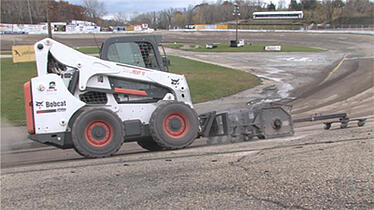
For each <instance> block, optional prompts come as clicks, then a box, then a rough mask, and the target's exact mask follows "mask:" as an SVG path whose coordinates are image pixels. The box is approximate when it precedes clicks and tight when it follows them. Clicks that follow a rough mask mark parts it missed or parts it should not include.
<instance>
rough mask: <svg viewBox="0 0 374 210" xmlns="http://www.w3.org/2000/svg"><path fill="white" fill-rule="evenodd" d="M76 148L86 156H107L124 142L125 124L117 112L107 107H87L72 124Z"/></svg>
mask: <svg viewBox="0 0 374 210" xmlns="http://www.w3.org/2000/svg"><path fill="white" fill-rule="evenodd" d="M72 137H73V143H74V147H75V150H76V151H77V152H78V153H79V154H80V155H83V156H85V157H92V158H96V157H107V156H110V155H112V154H114V153H115V152H117V151H118V150H119V148H120V147H121V145H122V143H123V125H122V122H121V120H120V119H119V118H118V116H117V115H116V114H114V113H113V112H111V111H110V110H107V109H102V108H97V109H87V110H84V111H83V112H81V113H80V114H79V116H78V117H77V118H76V119H75V121H74V123H73V126H72Z"/></svg>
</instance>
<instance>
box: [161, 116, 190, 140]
mask: <svg viewBox="0 0 374 210" xmlns="http://www.w3.org/2000/svg"><path fill="white" fill-rule="evenodd" d="M173 121H174V122H177V124H178V128H176V127H173V126H172V123H173ZM163 127H164V131H165V133H166V134H167V135H168V136H169V137H171V138H174V139H178V138H183V137H184V136H185V135H186V134H187V133H188V131H189V130H190V121H189V119H188V118H187V117H186V115H185V114H183V113H181V112H173V113H170V114H168V115H167V116H166V117H165V119H164V122H163Z"/></svg>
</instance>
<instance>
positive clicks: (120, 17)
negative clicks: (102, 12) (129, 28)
mask: <svg viewBox="0 0 374 210" xmlns="http://www.w3.org/2000/svg"><path fill="white" fill-rule="evenodd" d="M113 20H114V21H116V22H118V23H122V24H126V23H127V22H128V18H127V14H126V13H124V12H118V13H116V14H114V17H113Z"/></svg>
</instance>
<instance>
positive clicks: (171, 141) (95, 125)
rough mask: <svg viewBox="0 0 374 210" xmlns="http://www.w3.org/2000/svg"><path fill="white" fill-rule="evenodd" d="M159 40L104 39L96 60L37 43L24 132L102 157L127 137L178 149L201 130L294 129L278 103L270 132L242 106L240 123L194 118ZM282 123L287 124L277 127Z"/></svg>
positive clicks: (182, 81)
mask: <svg viewBox="0 0 374 210" xmlns="http://www.w3.org/2000/svg"><path fill="white" fill-rule="evenodd" d="M160 41H161V37H160V36H126V37H113V38H109V39H107V40H105V41H104V43H103V45H102V47H101V51H100V59H99V58H96V57H93V56H88V55H85V54H83V53H80V52H78V51H76V50H74V49H72V48H70V47H68V46H66V45H63V44H61V43H59V42H57V41H55V40H52V39H48V38H47V39H43V40H41V41H39V42H37V43H36V44H35V45H34V48H35V49H34V50H35V56H36V64H37V73H38V76H37V77H34V78H32V79H31V80H30V81H29V82H27V83H25V85H24V90H25V109H26V121H27V129H28V132H29V134H30V138H31V139H33V140H35V141H38V142H41V143H44V144H51V145H54V146H57V147H59V148H63V149H66V148H74V149H75V150H76V151H77V152H78V153H79V154H81V155H83V156H85V157H106V156H110V155H112V154H114V153H115V152H116V151H118V150H119V149H120V147H121V145H122V143H123V142H128V141H137V142H138V144H139V145H140V146H141V147H143V148H145V149H148V150H151V151H156V150H164V149H180V148H184V147H186V146H188V145H190V144H191V143H192V142H193V141H194V140H195V139H196V138H197V137H199V136H207V137H209V136H220V135H228V134H229V133H230V132H231V133H230V135H231V136H238V135H241V136H243V135H246V136H247V137H248V136H249V137H252V136H258V137H261V138H265V137H266V136H272V137H273V136H279V135H285V134H286V135H288V134H293V130H292V121H291V118H290V117H289V115H288V113H287V112H285V113H283V111H284V110H283V109H282V110H283V111H282V110H280V109H275V111H276V114H275V115H277V114H278V115H279V116H280V117H275V118H274V117H273V118H274V120H273V121H272V120H269V122H268V123H273V124H274V123H277V127H274V125H273V127H274V129H273V130H271V131H270V132H269V131H266V130H265V129H262V128H263V127H265V126H263V125H262V124H264V122H265V121H264V120H261V123H262V124H261V126H259V125H255V124H253V123H252V124H253V125H252V124H251V121H253V122H255V121H256V122H257V121H259V119H260V117H258V118H257V119H249V118H248V116H249V114H248V112H246V113H245V114H244V115H245V116H243V114H242V113H241V114H239V115H240V117H241V118H245V119H246V120H244V121H245V123H246V124H245V125H239V124H240V123H239V124H238V123H237V122H234V121H235V120H230V119H234V118H235V117H234V118H233V117H232V116H230V118H229V117H228V114H227V113H221V114H216V113H215V112H211V113H206V114H203V115H201V116H200V117H199V116H198V115H197V114H196V112H195V110H194V109H193V105H192V102H191V97H190V90H189V87H188V84H187V81H186V78H185V77H184V76H183V75H178V74H173V73H169V72H167V66H168V60H167V59H166V57H162V56H161V55H160V53H159V49H158V44H159V42H160ZM279 110H280V111H279ZM277 111H279V112H277ZM272 113H274V110H272ZM279 113H281V114H279ZM255 115H256V116H265V115H264V114H263V113H262V112H261V113H256V114H255ZM236 118H237V117H236ZM236 118H235V119H236ZM261 119H262V118H261ZM242 121H243V120H242ZM284 121H287V123H284V124H287V125H290V126H288V127H287V128H283V127H282V126H281V124H282V122H284ZM259 122H260V121H259ZM265 123H267V121H266V122H265ZM278 124H279V125H278ZM238 125H239V127H238ZM238 131H240V133H239V134H238V133H235V132H238ZM265 131H266V132H268V133H264V132H265Z"/></svg>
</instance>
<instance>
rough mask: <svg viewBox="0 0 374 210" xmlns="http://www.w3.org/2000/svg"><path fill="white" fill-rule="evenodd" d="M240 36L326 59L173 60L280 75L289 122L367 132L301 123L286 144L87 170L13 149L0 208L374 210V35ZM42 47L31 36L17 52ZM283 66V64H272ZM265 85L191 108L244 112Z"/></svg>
mask: <svg viewBox="0 0 374 210" xmlns="http://www.w3.org/2000/svg"><path fill="white" fill-rule="evenodd" d="M163 35H164V40H168V41H170V42H174V41H176V42H202V41H210V42H219V41H221V42H222V41H223V40H228V39H230V37H233V34H232V33H221V34H218V33H166V34H163ZM19 37H20V36H15V37H11V38H9V37H5V36H2V37H1V38H2V48H3V47H4V46H6V45H7V44H6V43H8V42H9V43H10V42H12V39H13V40H15V41H14V42H17V43H19V42H18V41H16V39H18V38H19ZM241 37H242V38H245V39H247V40H250V41H251V42H258V43H264V42H267V43H272V44H274V43H284V44H295V45H308V46H313V47H321V48H325V49H328V50H329V51H328V52H326V53H315V54H313V53H312V54H310V53H299V54H289V55H282V54H274V53H269V54H267V53H263V54H261V55H258V54H254V53H252V54H251V53H240V54H221V53H220V54H219V53H217V54H214V56H211V55H212V54H209V55H205V54H196V53H194V54H189V53H186V52H179V51H171V52H170V53H171V54H176V55H181V56H185V57H189V58H192V59H198V60H205V61H208V62H212V63H217V64H220V65H225V66H230V67H234V68H237V69H240V70H243V71H248V72H251V73H255V74H261V73H263V72H262V71H266V69H267V68H276V69H278V70H282V72H280V73H279V72H278V73H277V74H276V75H275V76H277V78H281V79H282V82H286V83H288V84H291V85H292V86H293V87H294V89H293V90H291V92H290V95H289V97H296V100H294V101H293V102H292V104H293V105H294V109H293V115H294V116H295V117H301V116H307V115H310V114H313V113H331V112H347V113H348V114H350V115H351V116H354V117H369V118H370V119H369V120H368V123H367V125H366V126H365V127H357V126H356V125H354V124H351V125H350V128H348V129H337V127H335V126H334V127H333V129H332V130H329V131H325V130H323V129H322V125H321V124H318V123H312V124H309V123H305V124H298V125H297V128H296V135H295V136H293V137H289V138H281V139H272V140H264V141H251V142H243V143H237V144H225V145H211V146H207V143H206V140H205V139H202V140H197V141H195V143H194V145H193V146H192V147H190V148H188V149H185V150H178V151H166V152H156V153H155V152H154V153H152V152H146V151H144V150H143V149H141V148H140V147H138V146H137V145H136V144H134V143H129V144H125V145H124V146H123V148H122V149H121V150H120V152H119V153H118V154H117V155H116V156H114V157H111V158H105V159H93V160H92V159H91V160H87V159H82V158H81V157H79V156H78V155H77V154H75V152H74V151H72V150H58V149H55V148H53V147H45V146H40V145H37V144H28V145H27V147H24V146H23V148H19V147H18V148H17V150H12V148H4V147H3V148H2V154H1V158H2V159H1V164H2V171H1V172H2V175H1V202H2V208H4V209H8V208H9V209H15V208H17V209H18V208H21V209H30V208H56V207H58V208H90V209H103V208H104V209H106V208H136V209H140V208H141V209H143V208H219V209H226V208H236V209H242V208H252V209H260V208H300V209H316V208H368V209H372V208H374V196H373V194H374V175H373V174H374V141H373V140H374V139H373V128H374V120H373V116H374V110H373V109H374V108H373V104H374V88H373V84H374V83H373V81H374V80H373V77H374V70H373V64H374V59H373V57H374V55H373V54H374V53H373V50H372V47H373V44H374V36H366V35H345V34H340V35H337V34H334V35H323V34H290V33H285V34H270V33H266V34H264V33H255V34H253V33H247V34H241ZM56 38H57V40H59V41H62V42H64V43H67V44H69V45H71V46H92V45H94V44H92V39H87V37H83V36H81V35H74V36H65V37H56ZM96 38H97V40H98V41H100V40H101V39H102V38H103V37H100V36H98V37H96ZM38 39H40V37H38V36H31V37H27V40H26V39H25V40H24V41H23V42H25V43H24V44H30V43H29V42H34V41H35V40H38ZM8 40H10V41H8ZM4 43H5V44H4ZM272 58H275V59H274V61H273V59H272ZM284 58H285V59H286V61H288V62H284V64H283V63H279V61H282V59H283V60H284ZM289 58H293V59H289ZM301 58H303V59H304V58H307V59H306V60H305V59H304V60H303V59H301ZM287 59H288V60H287ZM300 59H301V60H300ZM343 59H344V60H343ZM261 60H263V61H262V62H261ZM342 60H343V62H342ZM298 61H299V64H298V63H297V62H298ZM340 63H341V65H339V64H340ZM264 66H265V67H264ZM338 66H339V68H336V67H338ZM268 76H269V75H268ZM271 76H274V75H273V74H272V75H271ZM263 83H264V84H263V85H262V86H260V87H258V88H257V89H256V88H255V89H253V90H248V91H243V92H242V93H239V94H237V95H235V96H230V97H225V98H223V99H220V100H216V101H213V102H207V103H203V104H198V105H196V108H197V110H198V111H200V112H203V111H207V110H211V109H213V110H216V109H227V108H238V107H243V106H246V105H245V104H246V102H247V101H248V100H249V99H253V96H256V97H257V96H258V97H266V96H268V95H267V93H265V94H261V93H260V92H261V89H262V88H265V87H267V86H269V85H273V84H274V85H276V86H277V87H278V88H279V89H281V88H282V86H281V83H279V82H277V81H274V79H264V82H263ZM262 92H263V91H262ZM278 95H279V94H278ZM271 96H272V97H274V94H271ZM275 97H276V96H275ZM4 131H6V132H4ZM22 132H24V131H23V130H21V132H20V130H19V128H2V134H1V135H2V141H3V139H11V140H12V141H13V140H14V142H18V141H22V140H23V134H22ZM9 137H10V138H9ZM22 145H25V144H22Z"/></svg>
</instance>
